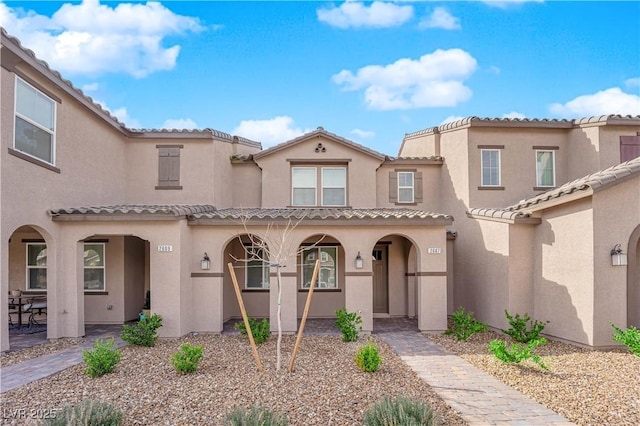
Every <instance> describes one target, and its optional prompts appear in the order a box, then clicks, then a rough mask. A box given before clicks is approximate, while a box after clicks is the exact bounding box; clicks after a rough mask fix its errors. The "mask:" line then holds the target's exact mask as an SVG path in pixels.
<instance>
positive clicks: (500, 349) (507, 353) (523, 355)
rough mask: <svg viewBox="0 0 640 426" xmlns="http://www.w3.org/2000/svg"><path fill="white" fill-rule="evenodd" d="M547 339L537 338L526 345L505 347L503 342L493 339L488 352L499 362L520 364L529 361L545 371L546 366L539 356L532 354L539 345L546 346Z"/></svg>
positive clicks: (516, 344) (515, 344)
mask: <svg viewBox="0 0 640 426" xmlns="http://www.w3.org/2000/svg"><path fill="white" fill-rule="evenodd" d="M546 344H547V339H545V338H544V337H539V338H537V339H534V340H531V341H530V342H529V343H527V344H522V343H514V344H513V345H511V346H509V347H507V344H506V343H505V342H504V341H503V340H498V339H494V340H492V341H491V343H489V351H490V352H491V353H493V354H494V355H495V356H496V358H498V359H499V360H501V361H503V362H506V363H509V364H513V363H516V364H517V363H520V362H522V361H524V360H527V359H530V360H531V361H533V362H535V363H536V364H538V365H539V366H540V368H542V369H544V370H546V369H547V366H546V365H545V363H544V362H542V358H540V355H536V354H534V353H533V351H534V349H535V348H537V347H538V346H541V345H546Z"/></svg>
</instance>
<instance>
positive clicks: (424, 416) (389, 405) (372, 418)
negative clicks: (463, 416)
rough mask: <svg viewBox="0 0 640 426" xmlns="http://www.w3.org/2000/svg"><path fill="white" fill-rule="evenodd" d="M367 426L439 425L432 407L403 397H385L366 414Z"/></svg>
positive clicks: (365, 421)
mask: <svg viewBox="0 0 640 426" xmlns="http://www.w3.org/2000/svg"><path fill="white" fill-rule="evenodd" d="M364 424H365V426H378V425H380V426H423V425H424V426H431V425H434V424H437V421H436V418H435V417H434V415H433V411H432V410H431V407H430V406H429V405H428V404H426V403H424V402H422V401H417V400H412V399H409V398H406V397H403V396H400V397H397V398H395V399H391V398H389V397H385V398H384V399H383V400H382V401H378V402H376V403H375V404H373V406H371V408H370V409H368V410H367V411H365V413H364Z"/></svg>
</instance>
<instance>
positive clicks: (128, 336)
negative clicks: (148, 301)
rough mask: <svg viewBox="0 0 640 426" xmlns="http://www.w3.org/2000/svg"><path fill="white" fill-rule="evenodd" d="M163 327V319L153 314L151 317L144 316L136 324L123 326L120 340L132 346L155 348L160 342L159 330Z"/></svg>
mask: <svg viewBox="0 0 640 426" xmlns="http://www.w3.org/2000/svg"><path fill="white" fill-rule="evenodd" d="M160 327H162V317H161V316H160V315H158V314H153V315H151V316H150V317H148V316H146V315H143V316H142V317H141V318H140V321H138V322H136V323H135V324H131V325H129V324H125V325H123V326H122V333H120V338H121V339H122V340H124V341H125V342H127V343H128V344H130V345H136V346H148V347H150V346H153V345H155V344H156V340H158V329H159V328H160Z"/></svg>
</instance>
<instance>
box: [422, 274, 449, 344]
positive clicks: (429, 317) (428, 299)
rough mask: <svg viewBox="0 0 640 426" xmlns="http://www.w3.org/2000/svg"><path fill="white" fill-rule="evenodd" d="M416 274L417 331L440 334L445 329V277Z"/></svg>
mask: <svg viewBox="0 0 640 426" xmlns="http://www.w3.org/2000/svg"><path fill="white" fill-rule="evenodd" d="M436 274H437V273H435V274H430V273H417V274H416V275H417V276H416V281H417V286H418V329H419V330H420V331H436V332H441V331H445V330H446V329H447V277H446V275H445V274H440V275H436Z"/></svg>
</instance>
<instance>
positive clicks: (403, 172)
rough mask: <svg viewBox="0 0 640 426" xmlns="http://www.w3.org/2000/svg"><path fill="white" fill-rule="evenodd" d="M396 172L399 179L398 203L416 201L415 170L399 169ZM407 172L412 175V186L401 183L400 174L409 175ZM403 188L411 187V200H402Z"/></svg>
mask: <svg viewBox="0 0 640 426" xmlns="http://www.w3.org/2000/svg"><path fill="white" fill-rule="evenodd" d="M396 173H397V175H396V179H397V182H398V185H397V190H398V194H397V196H398V198H397V203H398V204H406V203H415V199H416V174H415V172H408V171H398V172H396ZM407 174H410V175H411V186H407V185H400V175H407ZM401 189H411V200H402V199H401V198H400V190H401Z"/></svg>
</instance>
